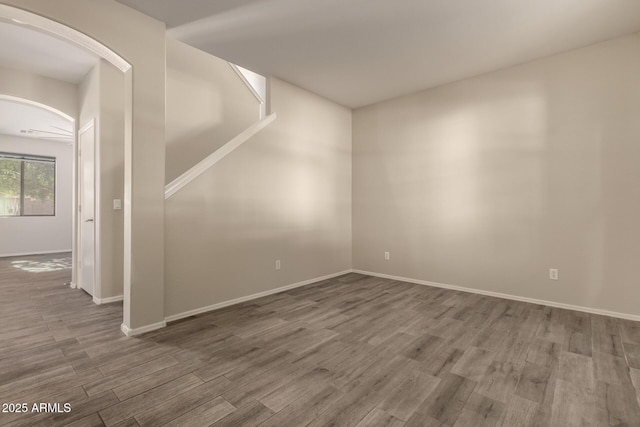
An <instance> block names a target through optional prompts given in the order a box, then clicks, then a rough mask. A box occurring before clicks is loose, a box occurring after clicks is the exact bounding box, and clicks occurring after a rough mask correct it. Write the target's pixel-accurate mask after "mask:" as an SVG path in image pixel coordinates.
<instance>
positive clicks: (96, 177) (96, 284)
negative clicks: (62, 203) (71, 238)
mask: <svg viewBox="0 0 640 427" xmlns="http://www.w3.org/2000/svg"><path fill="white" fill-rule="evenodd" d="M91 128H93V141H94V145H93V185H94V208H93V218H94V222H93V229H94V231H93V233H94V234H93V235H94V243H93V248H94V260H93V265H94V270H93V296H94V297H95V298H97V300H98V301H100V298H102V287H101V281H100V276H101V275H100V271H101V268H100V266H101V263H100V253H101V251H100V224H101V223H100V139H99V138H98V135H99V129H98V120H96V119H95V118H92V119H91V120H89V121H88V122H87V123H86V124H85V125H84V126H82V127H81V128H80V130H79V131H78V137H77V138H76V141H77V145H78V147H77V151H76V163H77V169H78V173H77V174H76V176H77V178H76V181H75V183H74V186H75V191H74V192H75V193H76V194H77V197H76V203H75V206H74V208H75V209H74V214H75V215H76V218H77V221H75V223H76V227H77V228H76V236H77V242H76V248H77V249H78V251H77V252H78V256H77V257H76V259H78V261H77V262H76V264H75V266H74V268H76V269H77V271H76V274H75V277H76V279H77V282H78V283H77V285H80V286H78V287H80V288H82V286H81V274H80V261H79V259H80V258H81V257H82V220H81V218H82V215H80V211H79V209H80V200H82V197H81V194H80V192H81V191H82V188H81V186H80V179H82V176H81V174H80V173H79V172H80V170H81V169H80V161H81V159H82V153H81V152H80V136H81V135H82V134H83V133H85V132H87V131H89V130H90V129H91ZM94 302H95V299H94Z"/></svg>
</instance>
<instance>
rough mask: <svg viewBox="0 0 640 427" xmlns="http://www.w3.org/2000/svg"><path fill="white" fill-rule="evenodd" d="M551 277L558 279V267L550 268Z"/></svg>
mask: <svg viewBox="0 0 640 427" xmlns="http://www.w3.org/2000/svg"><path fill="white" fill-rule="evenodd" d="M549 279H551V280H558V269H557V268H550V269H549Z"/></svg>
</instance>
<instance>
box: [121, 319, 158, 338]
mask: <svg viewBox="0 0 640 427" xmlns="http://www.w3.org/2000/svg"><path fill="white" fill-rule="evenodd" d="M165 326H167V322H164V321H162V322H158V323H152V324H151V325H146V326H141V327H139V328H130V327H128V326H127V325H125V324H124V323H123V324H122V325H120V330H121V331H122V333H124V334H125V335H126V336H128V337H133V336H135V335H140V334H144V333H147V332H151V331H155V330H156V329H162V328H164V327H165Z"/></svg>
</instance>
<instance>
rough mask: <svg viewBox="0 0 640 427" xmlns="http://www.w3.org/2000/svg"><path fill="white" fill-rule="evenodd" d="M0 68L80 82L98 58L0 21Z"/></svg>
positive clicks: (39, 34)
mask: <svg viewBox="0 0 640 427" xmlns="http://www.w3.org/2000/svg"><path fill="white" fill-rule="evenodd" d="M0 40H1V42H0V67H6V68H15V69H19V70H25V71H29V72H31V73H35V74H39V75H41V76H45V77H50V78H53V79H56V80H62V81H65V82H69V83H80V81H81V80H82V78H83V77H84V76H85V75H86V74H87V73H88V72H89V71H90V70H91V68H92V67H93V65H94V64H95V63H96V61H98V58H97V57H96V56H94V55H92V54H90V53H88V52H87V51H85V50H84V49H81V48H79V47H77V46H74V45H72V44H70V43H68V42H65V41H62V40H60V39H57V38H55V37H52V36H50V35H48V34H44V33H41V32H39V31H35V30H33V29H31V28H29V27H25V26H22V25H19V24H14V23H9V22H2V21H0Z"/></svg>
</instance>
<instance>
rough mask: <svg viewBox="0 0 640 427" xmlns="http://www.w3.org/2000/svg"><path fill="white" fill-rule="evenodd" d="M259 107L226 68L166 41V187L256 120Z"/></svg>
mask: <svg viewBox="0 0 640 427" xmlns="http://www.w3.org/2000/svg"><path fill="white" fill-rule="evenodd" d="M259 106H260V103H259V102H258V100H257V99H256V97H254V96H253V95H252V94H251V92H250V91H249V89H247V87H246V86H245V84H244V83H243V82H242V80H240V79H239V78H238V76H237V74H236V73H235V71H233V69H232V68H231V66H230V65H229V63H228V62H227V61H224V60H222V59H220V58H216V57H215V56H212V55H209V54H207V53H205V52H203V51H201V50H198V49H196V48H193V47H191V46H188V45H186V44H184V43H181V42H179V41H177V40H173V39H171V38H167V118H166V120H167V123H166V139H167V155H166V169H167V170H166V175H165V180H166V182H167V183H169V182H171V181H173V180H174V179H175V178H177V177H178V176H180V175H181V174H182V173H184V172H186V171H187V170H188V169H189V168H191V167H192V166H193V165H195V164H196V163H198V162H199V161H200V160H202V159H204V158H205V157H207V156H208V155H209V154H211V153H213V152H214V151H215V150H216V149H218V148H219V147H221V146H222V145H224V144H225V143H226V142H228V141H229V140H230V139H231V138H233V137H234V136H236V135H237V134H239V133H240V132H242V131H243V130H244V129H246V128H247V127H249V125H251V123H253V122H255V121H257V120H258V118H259V117H258V113H259Z"/></svg>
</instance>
